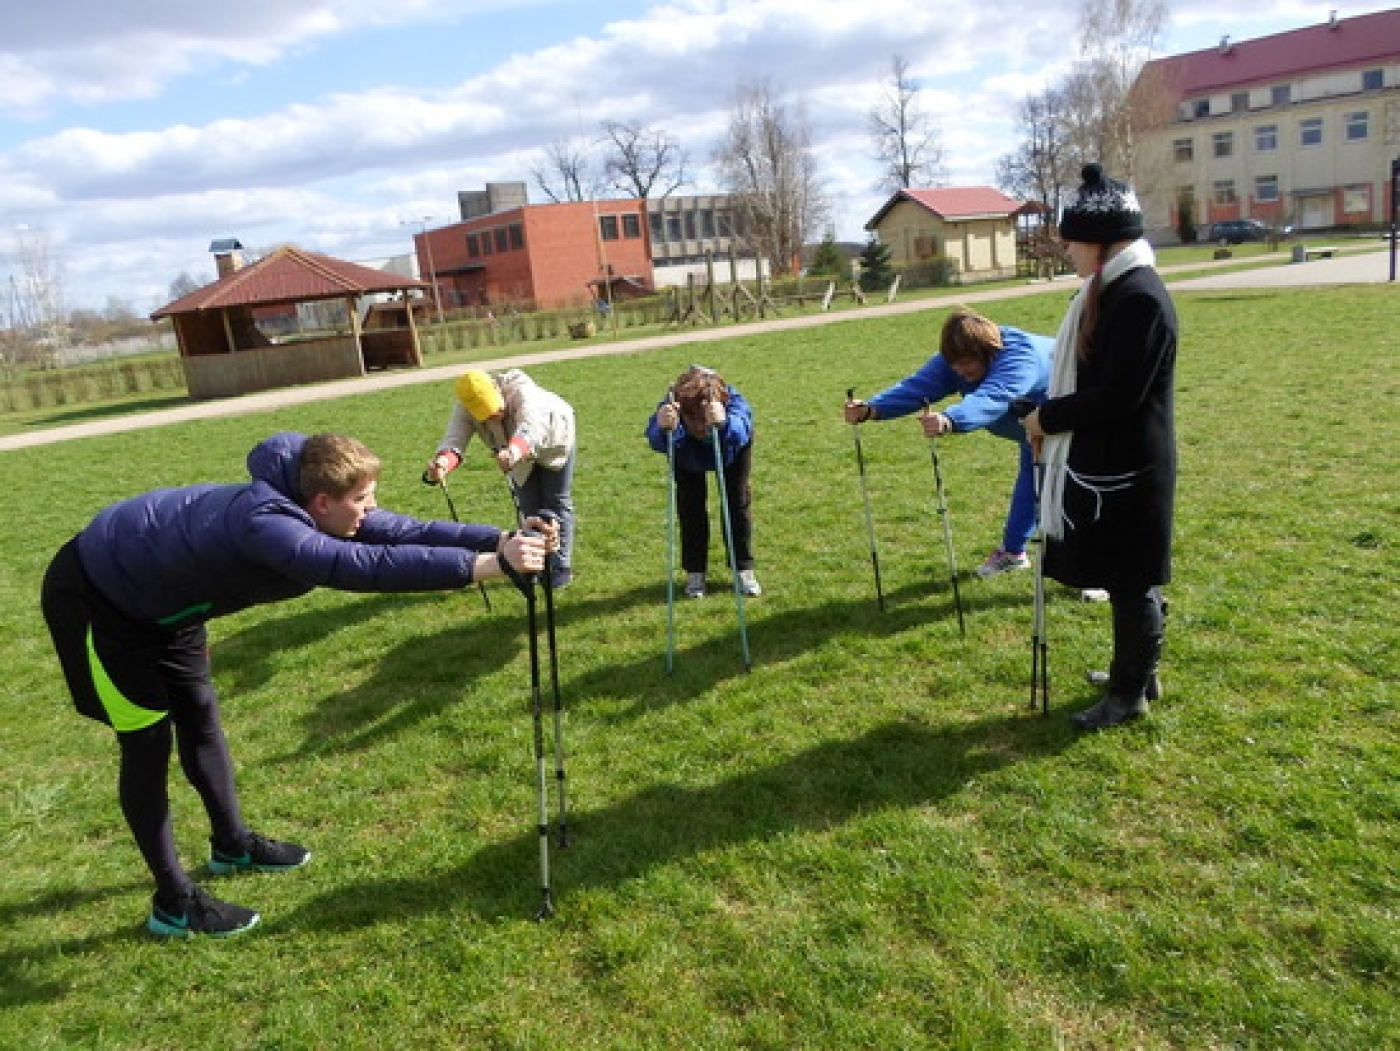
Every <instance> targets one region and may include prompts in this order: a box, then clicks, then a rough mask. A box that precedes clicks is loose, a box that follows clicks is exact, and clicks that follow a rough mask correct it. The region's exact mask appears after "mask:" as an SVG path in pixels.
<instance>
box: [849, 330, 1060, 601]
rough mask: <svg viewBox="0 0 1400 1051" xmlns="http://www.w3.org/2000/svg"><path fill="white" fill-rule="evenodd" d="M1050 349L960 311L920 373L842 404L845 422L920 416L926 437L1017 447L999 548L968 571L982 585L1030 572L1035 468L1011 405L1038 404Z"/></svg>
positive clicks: (1041, 340)
mask: <svg viewBox="0 0 1400 1051" xmlns="http://www.w3.org/2000/svg"><path fill="white" fill-rule="evenodd" d="M1054 345H1055V344H1054V340H1052V339H1050V338H1049V337H1048V336H1037V335H1034V334H1032V333H1029V332H1023V331H1021V330H1020V329H1018V328H1012V327H1011V326H1010V325H998V324H996V323H995V322H993V321H990V320H988V319H987V318H985V317H983V316H982V315H981V314H978V313H976V312H975V311H973V310H969V309H968V308H966V307H960V308H958V309H956V310H954V311H953V312H952V313H951V314H949V315H948V319H947V320H946V321H944V323H943V331H942V335H941V336H940V338H939V352H938V353H937V354H935V355H934V356H933V357H932V358H930V359H929V360H928V361H927V362H926V363H925V364H924V366H923V367H922V368H920V369H919V371H917V372H915V373H914V374H913V375H911V376H907V377H905V378H904V379H902V380H900V381H899V382H898V383H896V384H895V385H894V386H893V387H890V388H888V389H887V390H883V391H881V392H880V393H879V394H876V395H875V396H874V397H872V398H871V399H870V400H869V401H868V402H867V401H861V400H860V399H858V398H853V399H847V401H846V406H845V417H846V422H847V423H851V424H861V423H866V422H868V421H873V420H893V419H898V418H899V417H901V416H909V415H911V414H913V413H915V412H921V413H922V415H921V417H920V419H919V422H920V424H921V425H922V427H923V431H924V434H925V435H927V436H928V437H930V438H937V437H939V436H941V435H945V434H967V433H970V432H972V431H979V430H986V431H988V432H990V433H991V434H995V435H996V436H997V437H998V438H1006V439H1008V440H1010V441H1013V442H1015V443H1016V444H1017V446H1018V447H1019V455H1020V468H1019V469H1018V471H1017V473H1016V482H1015V484H1014V485H1013V486H1012V488H1011V503H1010V506H1009V507H1008V508H1007V512H1006V524H1005V526H1004V527H1003V529H1002V534H1001V545H1000V546H999V547H998V548H997V549H996V550H995V551H993V552H992V553H991V554H990V555H989V556H987V560H986V561H985V562H983V563H982V565H981V566H979V567H978V568H977V569H976V570H975V572H976V574H977V576H978V577H980V578H982V579H984V580H985V579H987V578H989V577H995V576H997V575H999V574H1001V573H1007V572H1010V571H1012V570H1017V569H1026V568H1028V567H1029V566H1030V559H1029V558H1028V557H1027V555H1026V545H1027V544H1028V543H1029V541H1030V538H1031V536H1032V534H1033V533H1034V532H1035V523H1036V507H1035V469H1034V462H1033V458H1032V453H1031V443H1030V440H1029V439H1028V438H1027V437H1026V432H1025V429H1024V428H1022V426H1021V421H1020V420H1019V419H1018V418H1017V417H1016V416H1015V414H1013V413H1012V411H1011V403H1012V401H1014V400H1015V399H1017V398H1030V399H1031V400H1033V401H1036V402H1039V401H1041V400H1043V399H1044V397H1045V389H1046V387H1047V386H1048V385H1049V383H1050V352H1051V350H1052V349H1053V348H1054ZM954 394H959V395H961V396H962V397H961V400H960V401H958V402H956V403H955V404H953V405H950V406H949V407H948V408H947V409H944V410H942V411H940V412H934V411H932V409H931V408H928V407H929V406H932V405H935V404H937V403H938V402H940V401H942V400H943V399H945V398H948V397H950V396H952V395H954Z"/></svg>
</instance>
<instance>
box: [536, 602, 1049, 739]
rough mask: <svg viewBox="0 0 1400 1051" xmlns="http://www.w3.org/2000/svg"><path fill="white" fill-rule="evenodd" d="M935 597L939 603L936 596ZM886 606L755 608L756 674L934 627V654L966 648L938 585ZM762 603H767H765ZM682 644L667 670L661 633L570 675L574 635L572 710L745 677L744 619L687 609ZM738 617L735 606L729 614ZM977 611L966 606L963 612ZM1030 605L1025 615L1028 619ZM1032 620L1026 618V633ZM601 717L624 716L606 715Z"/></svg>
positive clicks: (652, 700) (656, 703)
mask: <svg viewBox="0 0 1400 1051" xmlns="http://www.w3.org/2000/svg"><path fill="white" fill-rule="evenodd" d="M931 598H932V601H930V599H931ZM885 599H886V603H885V611H884V612H883V613H882V612H880V611H879V609H878V608H877V607H876V605H875V602H874V600H873V598H871V599H867V598H865V597H856V598H848V599H845V600H839V601H832V602H826V603H823V604H820V605H812V606H803V607H798V608H793V609H784V610H780V611H777V612H773V613H764V612H761V611H759V610H750V612H749V615H748V616H747V618H746V630H747V635H748V641H749V653H750V656H751V658H752V663H753V673H754V674H762V673H763V672H764V671H765V670H766V669H769V668H772V667H773V666H777V665H782V664H785V663H787V662H788V661H791V660H793V659H796V658H799V657H801V656H803V655H805V654H808V653H811V652H813V651H815V650H817V649H819V648H821V647H823V646H827V645H830V644H833V643H835V642H838V641H840V640H842V639H848V638H855V637H865V638H880V637H889V636H894V635H900V634H903V633H904V632H907V631H911V630H915V629H919V628H928V629H929V630H930V633H931V635H930V642H929V646H930V652H934V650H935V648H936V647H949V646H953V647H956V646H962V645H967V644H969V643H966V642H965V641H964V640H962V639H960V638H959V636H958V633H957V627H956V625H957V612H956V610H955V608H954V602H953V597H952V595H951V594H950V593H949V594H945V593H944V592H943V591H942V590H941V589H940V588H939V586H938V583H937V582H936V581H935V582H928V581H920V582H918V583H913V584H908V585H906V586H904V587H902V588H899V589H897V590H895V591H886V592H885ZM704 601H705V602H724V601H725V597H724V596H719V595H715V596H711V597H707V598H706V599H704ZM758 601H759V602H762V601H763V600H762V599H760V600H758ZM1001 605H1008V606H1016V607H1018V608H1019V607H1021V606H1022V605H1023V603H1021V602H1019V601H1017V600H1016V597H1015V596H1011V595H998V596H990V595H989V596H987V597H986V598H984V599H983V600H982V601H981V602H980V604H979V605H978V606H977V607H976V609H978V610H981V609H991V608H995V607H997V606H1001ZM677 612H678V615H677V618H676V649H675V653H674V659H673V661H672V667H673V670H672V672H671V673H669V674H668V673H667V672H666V667H665V664H666V662H665V639H664V637H663V636H658V638H657V646H656V648H655V649H652V650H648V651H647V652H646V653H644V654H642V655H641V656H638V657H635V658H633V659H631V660H627V661H621V662H617V663H610V664H608V665H606V666H603V667H599V668H596V669H595V670H593V671H590V672H588V673H585V674H583V675H575V676H570V675H569V674H568V637H567V634H566V633H561V635H560V639H559V651H560V652H559V660H560V667H561V670H562V671H563V673H564V677H563V681H562V683H561V687H560V692H561V694H562V695H563V701H564V704H565V706H566V707H572V706H574V705H578V704H586V703H587V702H589V701H590V700H595V699H600V698H608V699H615V698H619V697H621V698H626V699H629V700H630V702H631V703H630V704H629V705H627V706H626V707H624V708H623V709H621V711H620V716H621V717H623V718H635V717H638V716H641V715H644V714H646V713H648V712H654V711H656V710H658V709H661V708H665V707H668V706H670V705H674V704H680V703H684V702H687V701H690V700H693V699H695V698H696V697H698V696H701V695H703V694H704V693H706V692H707V691H709V690H712V689H714V688H715V687H716V686H718V685H720V684H721V683H723V682H729V681H732V680H735V679H739V678H742V677H743V676H744V675H745V670H744V665H743V661H742V646H741V640H740V635H739V630H738V624H737V618H736V619H735V626H734V628H733V630H730V631H724V630H720V631H718V632H717V631H716V629H715V627H714V625H713V624H706V625H704V626H703V627H692V625H691V624H688V623H687V620H688V619H691V618H687V617H686V616H685V614H684V612H683V611H677ZM728 612H729V613H730V615H731V616H732V615H733V610H732V606H731V608H730V610H729V611H728ZM968 612H970V611H969V610H968V608H967V606H966V605H965V606H964V613H965V614H966V613H968ZM1029 615H1030V613H1029V609H1027V612H1026V616H1027V618H1029ZM940 624H942V625H945V626H946V625H951V626H952V634H951V635H948V633H947V630H946V627H945V628H944V630H943V634H942V637H940V638H938V639H936V640H935V639H934V638H933V636H932V632H933V631H934V629H935V626H936V625H940ZM1029 627H1030V622H1029V619H1027V631H1029ZM698 631H704V632H705V637H704V638H702V639H701V640H700V641H698V642H697V641H689V640H690V639H691V638H693V637H694V635H695V634H696V632H698ZM597 717H598V718H602V719H607V718H610V717H611V718H617V716H616V715H614V716H608V715H605V714H601V713H599V714H598V715H597Z"/></svg>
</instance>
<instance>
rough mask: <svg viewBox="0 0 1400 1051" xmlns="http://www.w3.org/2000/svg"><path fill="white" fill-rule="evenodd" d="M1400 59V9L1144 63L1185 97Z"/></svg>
mask: <svg viewBox="0 0 1400 1051" xmlns="http://www.w3.org/2000/svg"><path fill="white" fill-rule="evenodd" d="M1397 58H1400V9H1396V10H1392V11H1377V12H1376V13H1375V14H1370V15H1358V16H1356V17H1355V18H1338V19H1337V20H1336V21H1335V22H1324V23H1323V24H1321V25H1316V26H1308V27H1307V28H1305V29H1293V30H1289V31H1288V32H1286V33H1276V34H1274V35H1273V36H1266V37H1260V38H1258V39H1257V40H1240V41H1229V40H1227V41H1226V43H1225V45H1224V46H1223V47H1213V48H1209V49H1207V50H1203V51H1192V52H1189V53H1187V54H1185V55H1173V56H1171V57H1168V58H1159V59H1154V60H1153V61H1151V62H1149V63H1147V65H1146V66H1144V67H1143V77H1144V78H1146V77H1149V76H1161V77H1163V78H1164V80H1163V82H1165V83H1166V84H1169V85H1171V87H1172V88H1173V89H1174V90H1175V91H1176V92H1177V93H1178V97H1179V98H1186V97H1189V96H1193V95H1206V94H1211V93H1219V92H1221V91H1225V90H1228V89H1230V88H1239V89H1243V88H1246V87H1251V86H1254V85H1258V84H1264V83H1267V82H1269V81H1276V80H1281V79H1285V78H1290V77H1296V76H1299V75H1306V74H1309V73H1325V72H1327V71H1328V70H1332V69H1352V68H1357V67H1361V66H1366V65H1368V64H1372V63H1374V64H1377V65H1380V64H1383V63H1391V62H1394V61H1396V59H1397Z"/></svg>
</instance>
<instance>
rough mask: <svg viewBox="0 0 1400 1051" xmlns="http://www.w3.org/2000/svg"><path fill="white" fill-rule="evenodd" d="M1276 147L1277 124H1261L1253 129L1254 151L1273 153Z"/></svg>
mask: <svg viewBox="0 0 1400 1051" xmlns="http://www.w3.org/2000/svg"><path fill="white" fill-rule="evenodd" d="M1276 149H1278V125H1277V124H1261V125H1259V126H1258V127H1257V128H1255V129H1254V150H1255V152H1256V153H1273V152H1274V151H1275V150H1276Z"/></svg>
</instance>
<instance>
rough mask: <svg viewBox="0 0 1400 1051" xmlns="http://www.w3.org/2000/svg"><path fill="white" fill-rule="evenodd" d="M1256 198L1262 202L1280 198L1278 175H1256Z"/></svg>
mask: <svg viewBox="0 0 1400 1051" xmlns="http://www.w3.org/2000/svg"><path fill="white" fill-rule="evenodd" d="M1254 199H1255V200H1256V201H1259V202H1261V203H1263V202H1266V201H1277V200H1278V176H1277V175H1256V176H1255V177H1254Z"/></svg>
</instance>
